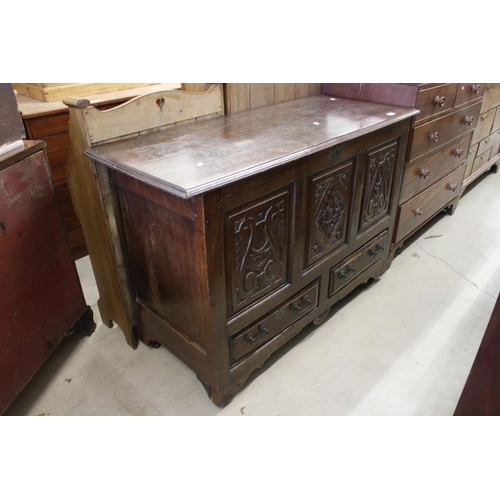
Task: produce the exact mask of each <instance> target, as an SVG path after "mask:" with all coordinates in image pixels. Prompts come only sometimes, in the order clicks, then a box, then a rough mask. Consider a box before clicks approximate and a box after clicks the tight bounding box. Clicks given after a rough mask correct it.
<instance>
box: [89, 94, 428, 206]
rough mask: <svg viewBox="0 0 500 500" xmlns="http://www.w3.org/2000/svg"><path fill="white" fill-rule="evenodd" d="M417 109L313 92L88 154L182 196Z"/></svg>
mask: <svg viewBox="0 0 500 500" xmlns="http://www.w3.org/2000/svg"><path fill="white" fill-rule="evenodd" d="M417 113H418V110H416V109H409V108H401V107H396V106H391V105H386V104H377V103H370V102H362V101H354V100H350V99H341V98H333V97H330V96H324V95H323V96H313V97H308V98H305V99H300V100H297V101H291V102H287V103H283V104H278V105H274V106H270V107H267V108H261V109H257V110H252V111H246V112H243V113H238V114H234V115H228V116H221V117H217V118H213V119H211V120H206V121H201V122H198V123H192V122H191V123H186V124H182V123H181V124H178V125H176V126H174V127H170V128H167V129H165V130H162V131H157V132H151V133H149V134H145V135H143V136H140V137H135V138H129V139H124V140H119V141H116V142H112V143H108V144H102V145H98V146H94V147H93V148H91V149H88V150H87V151H86V152H85V154H87V155H88V156H90V157H91V158H93V159H94V160H96V161H98V162H100V163H103V164H104V165H106V166H108V167H109V168H112V169H115V170H118V171H121V172H124V173H126V174H127V175H130V176H132V177H134V178H136V179H139V180H141V181H143V182H146V183H147V184H150V185H153V186H156V187H159V188H161V189H163V190H166V191H168V192H171V193H173V194H175V195H177V196H180V197H182V198H189V197H192V196H195V195H198V194H201V193H205V192H208V191H211V190H213V189H217V188H219V187H222V186H225V185H227V184H229V183H231V182H234V181H237V180H241V179H244V178H246V177H249V176H251V175H254V174H256V173H259V172H263V171H266V170H269V169H271V168H274V167H277V166H279V165H283V164H285V163H288V162H290V161H293V160H297V159H300V158H303V157H304V156H307V155H309V154H311V153H315V152H317V151H321V150H323V149H325V148H328V147H332V146H335V145H336V144H339V143H341V142H345V141H347V140H350V139H354V138H356V137H359V136H362V135H364V134H367V133H369V132H373V131H375V130H378V129H380V128H383V127H385V126H388V125H390V124H392V123H395V122H398V121H401V120H404V119H406V118H409V117H411V116H413V115H415V114H417Z"/></svg>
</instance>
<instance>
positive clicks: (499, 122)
mask: <svg viewBox="0 0 500 500" xmlns="http://www.w3.org/2000/svg"><path fill="white" fill-rule="evenodd" d="M498 129H500V106H499V107H498V108H496V113H495V118H494V119H493V125H492V127H491V131H492V132H494V131H495V130H498Z"/></svg>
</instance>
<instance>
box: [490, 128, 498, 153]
mask: <svg viewBox="0 0 500 500" xmlns="http://www.w3.org/2000/svg"><path fill="white" fill-rule="evenodd" d="M492 138H493V142H492V145H491V155H490V159H492V158H493V157H494V156H496V155H497V154H498V153H499V152H500V130H497V131H496V132H494V133H493V134H492Z"/></svg>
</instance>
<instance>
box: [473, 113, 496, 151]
mask: <svg viewBox="0 0 500 500" xmlns="http://www.w3.org/2000/svg"><path fill="white" fill-rule="evenodd" d="M494 118H495V110H493V111H487V112H486V113H483V114H481V115H479V119H478V121H477V125H476V129H475V130H474V135H473V136H472V143H473V144H476V142H481V141H482V140H483V139H485V138H486V137H488V135H490V131H491V127H492V125H493V120H494Z"/></svg>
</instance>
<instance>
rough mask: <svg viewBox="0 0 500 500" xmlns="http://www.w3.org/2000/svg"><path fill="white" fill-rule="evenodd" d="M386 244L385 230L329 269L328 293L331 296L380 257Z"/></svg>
mask: <svg viewBox="0 0 500 500" xmlns="http://www.w3.org/2000/svg"><path fill="white" fill-rule="evenodd" d="M386 246H387V231H384V232H383V233H382V234H381V235H379V236H377V237H376V238H374V239H373V240H372V241H370V243H368V244H367V245H365V246H364V247H362V248H361V250H359V251H357V252H356V253H355V254H354V255H352V256H350V257H348V258H347V259H346V260H344V261H343V262H341V263H340V264H339V265H338V266H336V267H334V268H332V269H331V270H330V282H329V287H328V295H329V296H330V297H331V296H332V295H333V294H334V293H336V292H337V291H338V290H340V289H341V288H343V287H344V286H345V285H347V284H348V283H350V282H351V281H352V280H353V279H355V278H356V277H357V276H359V275H360V274H361V273H362V272H363V271H365V270H366V269H368V268H369V267H370V266H371V265H372V264H373V263H374V262H376V261H377V260H379V259H380V257H382V255H383V254H384V250H385V248H386Z"/></svg>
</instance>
